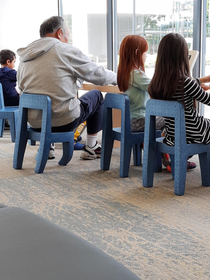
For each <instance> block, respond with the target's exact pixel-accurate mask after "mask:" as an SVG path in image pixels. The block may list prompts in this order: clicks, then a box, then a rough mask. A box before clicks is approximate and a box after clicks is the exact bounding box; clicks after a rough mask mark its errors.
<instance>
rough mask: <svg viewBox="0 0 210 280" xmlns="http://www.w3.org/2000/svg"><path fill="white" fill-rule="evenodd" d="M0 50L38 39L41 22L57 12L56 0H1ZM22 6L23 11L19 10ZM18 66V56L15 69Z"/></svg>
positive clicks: (21, 45)
mask: <svg viewBox="0 0 210 280" xmlns="http://www.w3.org/2000/svg"><path fill="white" fill-rule="evenodd" d="M0 2H1V4H0V5H1V16H0V26H1V27H2V26H4V28H1V29H0V50H2V49H10V50H12V51H13V52H15V53H16V52H17V49H18V48H23V47H26V46H27V45H28V44H30V43H31V42H32V41H34V40H37V39H39V27H40V25H41V24H42V22H43V21H44V20H45V19H47V18H49V17H51V16H53V15H57V14H58V1H57V0H45V1H43V0H36V1H28V0H18V1H14V0H1V1H0ZM20 7H22V9H23V11H20ZM8 14H9V16H8ZM17 67H18V57H17V62H16V67H15V68H16V69H17Z"/></svg>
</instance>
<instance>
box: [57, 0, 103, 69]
mask: <svg viewBox="0 0 210 280" xmlns="http://www.w3.org/2000/svg"><path fill="white" fill-rule="evenodd" d="M62 3H63V17H64V19H65V21H66V22H67V24H68V27H69V30H70V38H69V43H70V44H71V45H73V46H74V47H77V48H79V49H80V50H81V51H82V52H83V53H84V54H86V55H87V56H88V57H89V58H90V59H91V60H92V61H94V62H96V63H97V64H100V65H103V66H105V67H107V39H106V37H107V31H106V0H100V1H98V0H89V1H87V0H80V1H75V0H63V1H62Z"/></svg>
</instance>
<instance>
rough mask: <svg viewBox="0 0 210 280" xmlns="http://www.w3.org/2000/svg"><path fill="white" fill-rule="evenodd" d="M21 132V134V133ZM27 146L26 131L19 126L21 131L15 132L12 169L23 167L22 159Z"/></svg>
mask: <svg viewBox="0 0 210 280" xmlns="http://www.w3.org/2000/svg"><path fill="white" fill-rule="evenodd" d="M21 131H22V132H21ZM26 144H27V129H26V128H25V129H24V128H23V126H21V129H20V130H19V131H17V135H16V140H15V149H14V157H13V168H14V169H21V168H22V165H23V157H24V154H25V150H26Z"/></svg>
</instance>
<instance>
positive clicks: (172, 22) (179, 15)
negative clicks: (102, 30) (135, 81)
mask: <svg viewBox="0 0 210 280" xmlns="http://www.w3.org/2000/svg"><path fill="white" fill-rule="evenodd" d="M133 5H134V7H133ZM134 10H135V14H134V12H133V11H134ZM117 23H118V30H117V31H118V36H117V40H118V42H117V46H118V51H119V46H120V43H121V41H122V39H123V38H124V37H125V36H126V35H130V34H136V35H140V36H143V37H144V38H145V39H146V40H147V41H148V43H149V50H148V56H147V60H146V65H145V66H146V73H147V75H148V77H152V75H153V73H154V66H155V61H156V55H157V49H158V45H159V42H160V40H161V39H162V37H163V36H164V35H165V34H167V33H169V32H177V33H180V34H182V35H183V36H184V37H185V38H186V41H187V43H188V46H189V49H190V50H192V47H193V46H192V44H193V0H191V1H187V0H186V1H184V0H180V1H174V0H167V1H166V0H159V1H157V0H147V1H145V0H135V1H132V2H131V1H126V0H117Z"/></svg>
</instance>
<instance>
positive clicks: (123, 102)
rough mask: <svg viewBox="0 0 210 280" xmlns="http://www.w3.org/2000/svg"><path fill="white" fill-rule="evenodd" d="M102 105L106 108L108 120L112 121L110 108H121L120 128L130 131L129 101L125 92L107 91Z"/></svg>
mask: <svg viewBox="0 0 210 280" xmlns="http://www.w3.org/2000/svg"><path fill="white" fill-rule="evenodd" d="M104 107H105V108H107V111H108V112H107V116H106V117H107V118H108V120H107V121H108V122H111V123H112V109H118V110H121V129H122V132H123V131H125V132H126V131H129V132H131V122H130V101H129V97H128V96H127V95H126V94H118V93H107V94H106V96H105V102H104Z"/></svg>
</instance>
